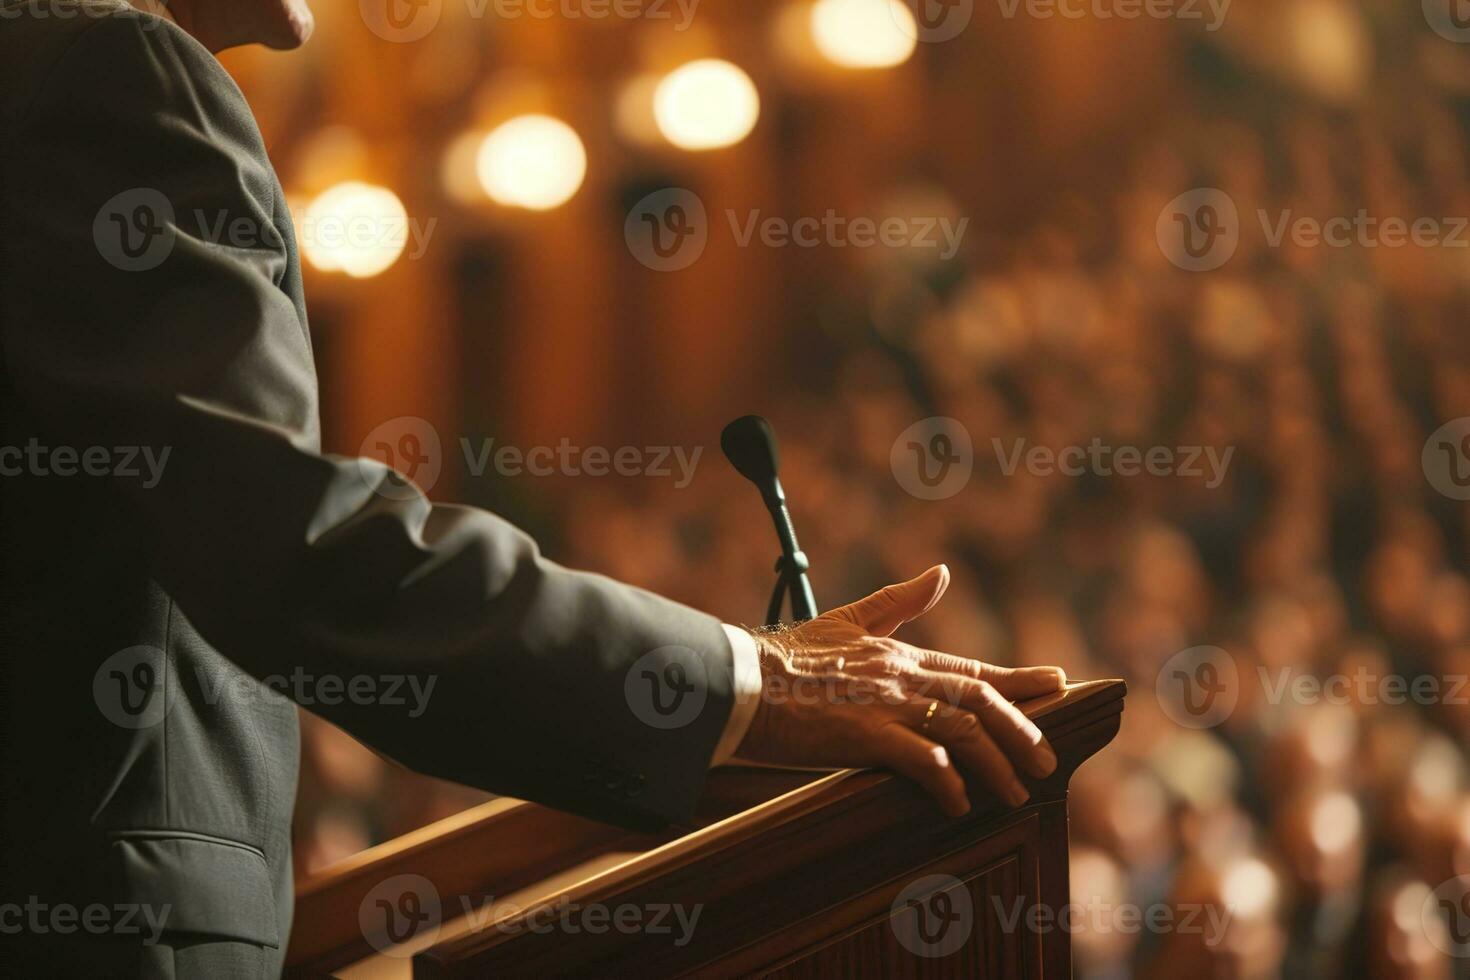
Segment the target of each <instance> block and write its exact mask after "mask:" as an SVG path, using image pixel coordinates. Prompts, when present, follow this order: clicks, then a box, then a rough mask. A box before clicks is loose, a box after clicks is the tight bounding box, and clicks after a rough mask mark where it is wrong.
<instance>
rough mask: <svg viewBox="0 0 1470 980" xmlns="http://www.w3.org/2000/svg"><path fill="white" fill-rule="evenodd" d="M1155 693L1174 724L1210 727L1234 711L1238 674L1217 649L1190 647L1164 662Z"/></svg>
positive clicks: (1230, 662) (1228, 655)
mask: <svg viewBox="0 0 1470 980" xmlns="http://www.w3.org/2000/svg"><path fill="white" fill-rule="evenodd" d="M1154 693H1155V695H1156V696H1157V697H1158V699H1159V706H1160V707H1161V708H1162V709H1163V711H1164V714H1165V715H1167V716H1168V717H1169V719H1170V720H1171V721H1173V722H1174V723H1175V724H1176V725H1180V726H1182V727H1184V728H1213V727H1214V726H1216V725H1218V724H1220V723H1221V722H1223V721H1224V720H1225V719H1227V718H1229V717H1230V715H1231V713H1232V712H1234V711H1235V705H1236V703H1237V702H1238V701H1239V700H1240V671H1239V669H1238V667H1237V666H1236V663H1235V658H1234V657H1232V656H1231V655H1230V654H1228V653H1226V652H1225V651H1224V650H1222V649H1220V648H1219V647H1212V646H1197V647H1190V648H1189V649H1187V650H1180V651H1179V652H1178V653H1176V654H1174V655H1173V656H1172V657H1170V658H1169V659H1168V660H1166V661H1164V665H1163V666H1162V667H1161V668H1160V669H1159V674H1158V677H1157V678H1156V679H1155V681H1154Z"/></svg>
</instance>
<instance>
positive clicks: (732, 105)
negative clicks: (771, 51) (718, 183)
mask: <svg viewBox="0 0 1470 980" xmlns="http://www.w3.org/2000/svg"><path fill="white" fill-rule="evenodd" d="M760 108H761V100H760V95H759V94H758V93H757V92H756V90H755V83H754V82H752V81H751V80H750V76H749V75H747V74H745V72H743V71H741V70H740V69H739V68H738V67H736V66H735V65H732V64H730V62H728V61H721V60H720V59H718V58H704V59H701V60H699V61H691V62H689V63H688V64H687V65H682V66H680V67H679V68H676V69H674V70H673V71H671V72H669V74H668V75H666V76H664V79H663V81H661V82H659V83H658V89H657V90H656V91H655V92H654V97H653V114H654V118H655V119H656V120H657V121H658V128H659V132H661V133H663V134H664V138H665V139H666V140H668V141H669V142H670V143H673V144H674V145H675V146H677V147H680V148H682V149H685V150H713V149H718V148H719V147H722V146H733V145H734V144H736V143H739V142H740V141H741V140H743V139H745V137H746V136H748V135H749V134H750V131H751V130H752V129H754V128H755V121H756V119H757V118H759V116H760Z"/></svg>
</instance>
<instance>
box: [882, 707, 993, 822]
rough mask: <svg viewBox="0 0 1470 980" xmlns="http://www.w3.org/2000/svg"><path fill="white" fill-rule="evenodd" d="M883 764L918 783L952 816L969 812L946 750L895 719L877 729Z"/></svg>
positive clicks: (967, 800) (962, 782) (962, 786)
mask: <svg viewBox="0 0 1470 980" xmlns="http://www.w3.org/2000/svg"><path fill="white" fill-rule="evenodd" d="M875 748H876V751H877V755H878V759H879V761H880V762H882V763H883V765H885V766H887V767H888V768H890V769H892V770H893V771H894V772H896V773H898V774H899V775H901V776H906V777H908V778H909V779H912V780H913V781H914V782H916V783H918V784H919V786H920V787H922V788H923V789H924V791H925V792H927V793H928V794H929V795H930V796H932V797H934V799H935V801H936V802H938V803H939V806H940V809H942V810H943V811H944V812H945V813H947V814H948V815H950V816H951V817H962V816H964V815H965V814H967V813H969V812H970V797H969V795H968V794H966V792H965V780H964V777H962V776H961V775H960V774H959V772H958V771H957V770H956V769H955V767H954V763H953V762H951V761H950V755H949V752H947V751H946V750H945V748H944V746H942V745H936V744H935V743H933V742H931V741H929V740H928V739H927V738H925V737H924V736H922V735H920V734H918V733H917V732H915V731H913V730H912V729H909V728H905V727H904V726H903V725H901V724H899V723H898V722H892V723H890V724H887V725H884V726H883V727H882V728H881V729H879V730H878V734H877V745H876V746H875Z"/></svg>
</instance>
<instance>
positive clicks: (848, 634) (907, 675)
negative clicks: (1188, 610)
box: [736, 565, 1066, 816]
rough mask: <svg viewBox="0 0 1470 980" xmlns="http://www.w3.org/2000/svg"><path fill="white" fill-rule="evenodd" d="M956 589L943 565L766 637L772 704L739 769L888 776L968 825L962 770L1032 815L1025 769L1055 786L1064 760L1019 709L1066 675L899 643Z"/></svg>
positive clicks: (765, 695) (762, 709)
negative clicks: (863, 770) (846, 770)
mask: <svg viewBox="0 0 1470 980" xmlns="http://www.w3.org/2000/svg"><path fill="white" fill-rule="evenodd" d="M948 587H949V569H948V568H946V567H945V566H943V565H936V566H934V567H933V568H931V569H929V570H928V571H927V572H925V573H924V574H923V575H920V576H919V577H918V578H916V579H913V580H911V581H908V582H904V583H902V584H900V585H890V586H888V587H887V588H884V589H882V590H880V591H878V592H875V593H873V594H872V595H870V596H868V597H867V598H866V599H862V600H860V601H858V602H854V603H852V604H851V605H848V606H843V607H842V608H840V609H833V610H831V611H830V612H826V613H823V614H822V615H821V616H818V617H817V618H816V619H813V620H811V621H809V622H806V623H802V624H801V625H800V626H797V627H795V628H793V629H789V630H783V631H780V632H774V633H765V632H758V633H756V641H757V644H758V646H759V649H760V659H761V688H762V694H761V701H760V704H759V706H758V707H757V708H756V713H755V716H754V718H753V719H752V721H751V723H750V729H749V731H748V732H747V733H746V736H745V740H744V741H743V742H741V743H740V748H739V750H738V751H737V753H736V755H737V757H738V758H740V759H744V760H747V761H749V762H765V763H770V764H778V765H794V766H823V767H825V766H834V767H848V766H853V767H860V766H887V767H889V768H891V769H894V770H896V771H897V772H899V773H902V774H903V775H905V776H908V777H909V778H910V779H913V780H914V781H915V782H917V783H918V784H919V785H921V786H922V787H924V789H926V790H927V791H928V792H929V793H930V794H932V795H933V796H934V798H935V799H936V800H938V802H939V805H940V806H941V807H943V808H944V810H945V812H946V813H949V814H951V815H952V816H961V815H963V814H964V813H967V812H968V811H969V809H970V801H969V799H968V797H967V796H966V794H965V783H964V780H963V779H962V778H961V777H960V774H959V773H958V772H957V771H956V770H955V763H956V762H957V763H958V764H959V765H960V767H961V768H963V769H965V770H966V771H968V772H971V773H973V774H974V775H976V776H978V777H979V778H980V779H982V780H983V781H984V782H985V783H986V784H987V785H988V786H990V787H991V788H992V789H993V790H994V791H995V792H996V794H997V795H998V796H999V797H1000V798H1001V799H1002V800H1005V801H1006V802H1007V803H1009V804H1011V805H1012V806H1020V805H1021V804H1023V803H1025V802H1026V800H1027V799H1029V798H1030V794H1029V793H1028V792H1027V791H1026V788H1025V787H1024V786H1023V785H1022V784H1021V781H1020V779H1018V778H1017V776H1016V768H1017V767H1019V768H1020V769H1022V770H1024V771H1025V772H1027V773H1029V774H1030V775H1032V776H1035V777H1044V776H1048V775H1050V774H1051V773H1052V771H1053V770H1054V769H1056V765H1057V758H1056V754H1055V753H1054V752H1052V749H1051V746H1050V745H1048V744H1047V741H1046V739H1045V738H1044V737H1043V736H1042V734H1041V731H1040V729H1038V728H1037V727H1036V726H1035V725H1034V724H1032V722H1031V721H1030V719H1028V718H1027V717H1026V716H1025V715H1023V714H1021V712H1020V711H1019V710H1017V708H1016V706H1015V705H1014V704H1012V703H1011V701H1012V700H1024V699H1026V698H1034V697H1037V696H1039V695H1042V694H1047V693H1049V692H1051V691H1055V690H1057V689H1058V688H1060V687H1061V686H1062V685H1063V684H1065V683H1066V675H1065V674H1064V673H1063V671H1062V670H1061V668H1059V667H1026V668H1021V669H1011V668H1006V667H995V666H992V665H990V664H986V663H981V662H980V661H978V660H971V659H969V658H967V657H960V656H955V655H954V654H948V653H938V652H936V651H933V650H922V649H919V648H918V647H912V646H909V645H908V644H907V643H903V642H901V641H899V640H894V639H890V638H889V635H890V634H891V633H892V632H893V631H894V630H896V629H898V627H899V626H901V625H903V624H904V623H906V622H908V621H909V620H911V619H917V618H918V617H919V616H922V615H923V614H924V613H926V612H928V611H929V610H930V609H932V608H933V607H934V605H935V604H936V603H938V602H939V599H940V597H941V596H943V595H944V590H945V589H946V588H948Z"/></svg>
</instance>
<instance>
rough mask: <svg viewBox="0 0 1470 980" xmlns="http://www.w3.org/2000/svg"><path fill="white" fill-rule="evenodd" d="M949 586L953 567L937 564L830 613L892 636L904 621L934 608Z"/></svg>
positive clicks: (874, 631)
mask: <svg viewBox="0 0 1470 980" xmlns="http://www.w3.org/2000/svg"><path fill="white" fill-rule="evenodd" d="M947 588H949V567H948V566H947V565H935V566H934V567H933V568H931V569H929V570H928V571H927V572H925V573H924V574H922V575H920V576H919V577H918V578H912V579H909V580H908V581H907V582H901V583H899V584H898V585H886V586H884V587H883V588H881V589H879V590H878V591H877V592H874V593H873V594H872V595H870V596H868V597H867V598H866V599H859V600H858V601H857V602H853V603H849V604H848V605H846V606H843V607H841V608H840V609H834V610H832V611H831V612H830V613H828V614H827V615H829V616H836V617H838V618H840V619H844V620H846V621H848V622H849V623H853V624H854V625H856V626H859V627H861V628H862V629H864V630H866V631H867V632H868V633H869V634H871V635H873V636H888V635H889V634H890V633H892V632H893V631H894V630H896V629H898V628H899V627H900V626H902V625H903V624H904V623H907V622H908V621H909V620H911V619H918V618H919V617H920V616H922V615H924V614H925V613H926V612H928V611H929V610H930V609H933V608H934V605H935V603H937V602H938V601H939V598H940V597H941V596H942V595H944V590H945V589H947Z"/></svg>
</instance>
